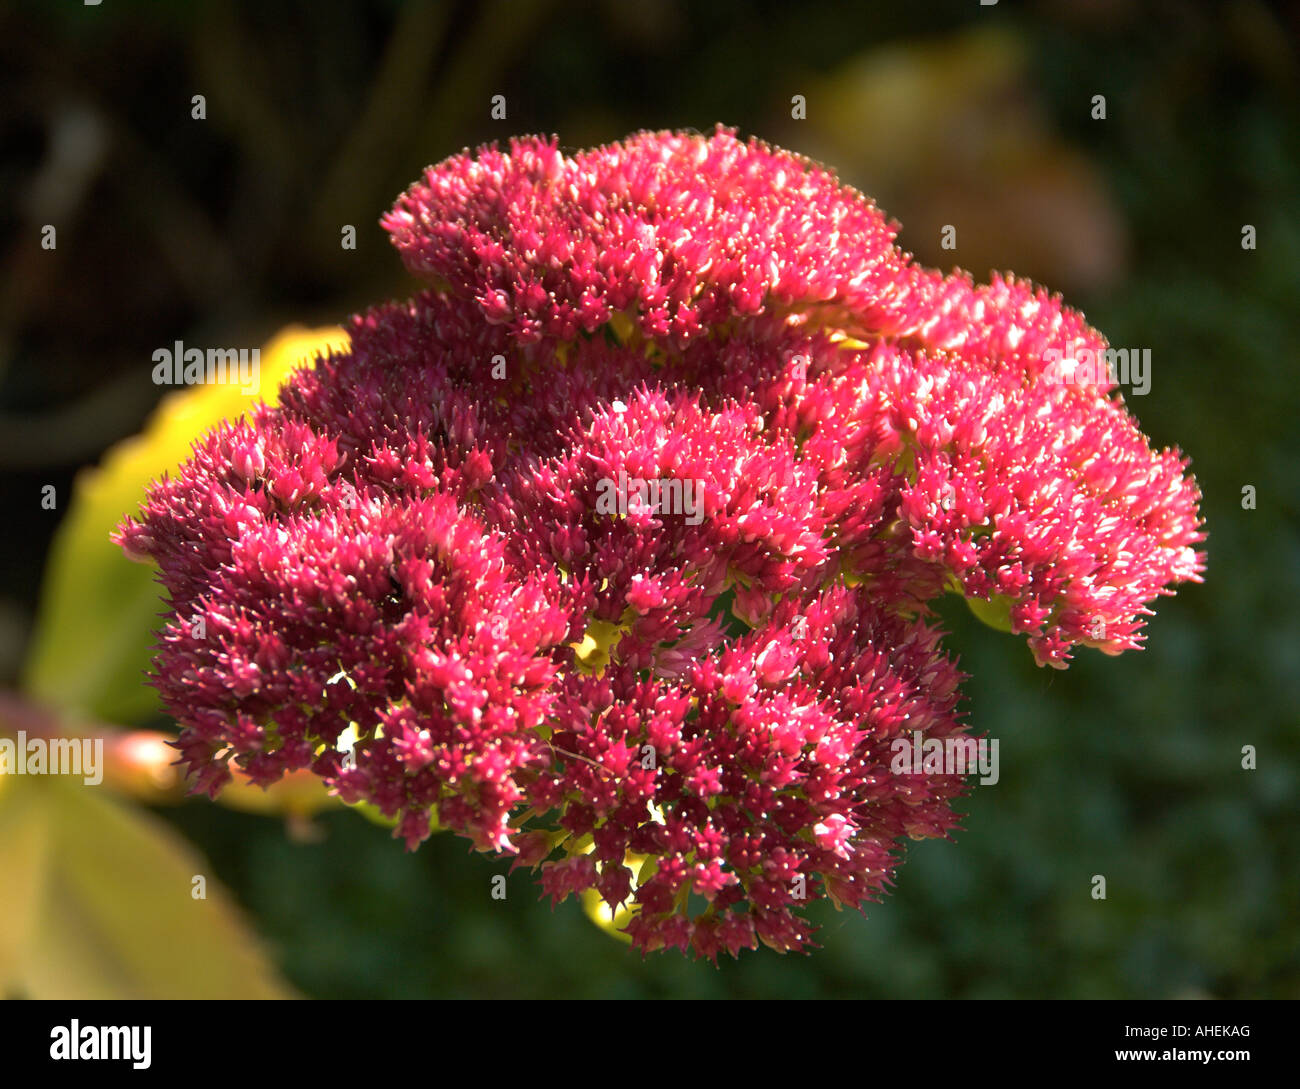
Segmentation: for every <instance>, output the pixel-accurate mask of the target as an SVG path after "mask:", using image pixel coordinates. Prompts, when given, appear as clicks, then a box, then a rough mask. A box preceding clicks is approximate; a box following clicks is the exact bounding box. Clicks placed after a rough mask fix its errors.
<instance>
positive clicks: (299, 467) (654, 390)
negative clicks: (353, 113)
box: [119, 129, 1203, 958]
mask: <svg viewBox="0 0 1300 1089" xmlns="http://www.w3.org/2000/svg"><path fill="white" fill-rule="evenodd" d="M384 225H385V227H386V228H387V229H388V231H389V232H390V234H391V236H392V238H393V241H394V242H395V244H396V245H397V247H398V249H399V251H400V252H401V255H402V258H403V260H404V261H405V263H406V265H407V267H408V268H409V269H410V270H411V271H412V272H413V273H415V274H416V275H418V276H419V277H421V278H422V279H424V280H425V281H426V283H427V287H426V289H425V291H424V292H423V293H422V294H419V295H417V296H416V297H415V298H414V299H412V300H411V301H410V302H407V303H392V304H386V305H382V306H379V307H377V308H375V309H373V310H371V311H369V312H367V313H365V314H362V315H360V316H358V317H356V318H355V319H353V322H352V326H351V347H350V350H348V351H345V352H335V353H332V354H329V355H327V356H325V357H323V358H321V359H318V360H317V361H316V362H315V364H314V366H310V367H307V368H305V369H303V370H300V371H299V372H297V373H296V374H295V376H294V377H293V378H292V379H291V380H290V381H289V383H288V384H287V385H286V386H285V388H284V389H283V390H282V391H281V396H280V401H279V404H278V406H277V407H275V408H269V407H265V406H263V407H260V408H259V409H257V410H256V411H255V412H254V413H253V414H252V416H251V418H249V419H241V420H239V421H237V422H234V423H231V424H227V425H223V426H222V427H221V428H219V429H217V430H216V431H214V432H212V433H210V434H209V435H207V436H205V437H204V438H203V439H202V440H201V441H200V442H199V443H198V444H197V445H196V448H195V450H194V453H193V456H192V457H191V459H190V460H189V461H188V462H187V463H186V464H185V465H184V466H183V468H182V469H181V471H180V472H179V474H178V475H176V476H175V477H173V478H170V479H164V480H163V481H161V482H159V483H157V484H155V485H154V487H153V488H152V490H151V491H150V493H149V496H148V499H147V503H146V505H145V507H144V508H143V511H142V512H141V514H140V515H139V517H138V518H136V519H131V520H128V521H127V522H126V523H124V525H123V527H122V528H121V530H120V534H119V537H120V540H121V543H122V544H123V546H124V547H125V548H126V550H127V551H128V553H129V554H131V555H133V556H135V557H137V558H148V559H151V560H153V561H155V562H156V563H157V564H158V566H159V569H160V578H161V580H162V583H163V585H164V587H165V589H166V592H167V595H168V599H169V604H170V609H171V611H172V615H171V617H170V619H169V621H168V623H167V626H166V627H165V628H164V630H163V632H162V635H161V638H160V646H159V651H158V659H157V676H156V679H155V683H156V685H157V687H158V689H159V691H160V693H161V694H162V696H163V698H164V699H165V701H166V704H167V706H168V708H169V709H170V710H171V711H172V713H173V714H174V715H175V716H176V718H177V720H178V722H179V723H180V726H181V735H180V739H179V741H178V746H179V748H180V750H181V753H182V756H183V759H184V761H185V762H186V764H187V766H188V768H189V769H190V770H191V771H192V773H193V774H194V777H195V781H196V784H197V786H198V787H199V788H200V789H204V790H207V791H209V792H212V793H215V792H217V791H219V790H220V789H221V787H222V786H223V784H224V783H225V782H226V781H227V780H228V779H229V777H230V765H231V763H232V762H234V763H237V764H238V766H239V767H240V768H242V769H243V770H245V771H246V772H248V773H249V775H250V776H252V777H253V779H254V780H255V781H258V782H262V783H270V782H273V781H275V780H276V779H277V778H279V777H280V776H281V775H283V774H284V773H285V772H286V771H292V770H295V769H301V768H311V769H312V770H313V771H314V772H315V773H316V774H317V775H319V776H321V777H322V778H323V779H324V780H325V781H326V782H327V783H328V784H329V785H330V786H332V787H333V788H335V789H336V790H337V792H338V794H339V795H340V796H341V797H342V798H343V800H344V801H347V802H349V803H366V804H368V805H371V806H374V807H376V808H377V809H378V810H379V811H381V812H382V813H383V814H385V815H386V816H388V817H389V818H391V819H393V820H394V821H395V822H396V831H397V834H399V835H400V836H401V837H403V838H404V839H405V841H406V843H407V844H408V846H410V847H412V848H414V847H415V846H417V845H418V844H419V843H420V842H421V841H422V840H423V839H424V838H426V837H427V836H428V835H429V833H430V831H431V829H432V828H433V827H435V824H434V822H435V821H436V822H437V825H441V826H443V827H447V828H451V829H454V830H455V831H457V832H459V833H461V834H463V835H466V836H468V837H469V838H470V839H471V840H472V841H473V843H474V845H475V846H476V847H478V848H479V849H481V850H485V851H492V852H497V853H499V854H502V855H506V856H509V857H511V858H512V859H513V862H514V865H516V866H525V867H530V868H533V869H535V870H536V872H537V875H538V880H539V882H540V885H541V888H542V890H543V893H544V894H545V895H549V896H550V897H551V898H552V899H553V900H555V901H559V900H562V899H564V898H565V897H566V896H569V895H572V894H576V893H583V892H587V891H588V890H593V889H594V890H596V891H597V892H598V893H599V895H600V896H601V897H602V898H603V899H604V901H605V902H606V903H607V904H608V905H610V907H611V908H615V907H623V908H630V909H631V912H632V914H631V917H630V922H629V923H628V925H627V932H628V934H629V935H630V936H631V938H632V940H633V943H634V944H635V945H636V946H637V947H638V948H640V949H641V950H643V951H650V950H655V949H660V948H665V947H675V948H679V949H681V950H683V951H689V952H693V953H694V954H696V955H699V956H705V957H709V958H716V956H717V955H718V953H719V952H729V953H731V954H736V953H738V952H739V950H741V949H745V948H753V947H755V946H756V944H757V942H759V941H762V942H764V943H766V944H767V945H769V946H772V947H773V948H776V949H778V950H782V951H784V950H795V949H802V948H805V947H806V946H807V945H808V944H809V942H810V938H811V934H812V928H811V926H810V924H809V923H808V922H807V921H806V919H805V918H804V917H803V915H802V914H801V912H800V908H802V907H803V906H805V905H806V904H807V903H808V902H810V901H813V900H816V899H820V898H829V899H831V900H832V901H833V902H834V903H835V904H836V905H848V906H851V907H855V908H862V907H863V906H864V905H865V904H866V903H867V902H869V901H871V900H874V899H877V898H878V897H879V896H880V895H881V894H882V892H883V891H884V890H885V889H886V888H887V886H888V885H889V884H890V883H891V881H892V878H893V874H894V870H895V868H896V866H897V862H898V843H899V841H900V840H901V839H903V838H905V837H912V838H926V837H935V836H946V835H949V834H950V833H951V830H952V829H953V828H954V827H955V826H956V818H955V816H954V815H953V813H952V810H951V801H952V799H953V798H954V797H956V796H958V795H959V794H961V793H962V792H963V791H964V790H965V789H966V786H965V783H964V781H963V779H962V778H961V777H959V776H957V775H951V774H937V773H934V774H922V775H900V774H894V773H892V772H891V770H890V748H891V742H892V741H893V740H894V739H896V738H897V737H899V736H900V735H902V734H903V733H904V732H906V733H908V734H909V735H914V733H915V732H916V731H920V732H922V733H923V734H924V735H925V736H926V737H934V738H948V737H956V736H962V735H964V734H965V733H966V731H967V725H966V723H965V722H964V721H963V720H962V718H961V717H960V716H959V714H958V711H957V704H958V698H959V697H958V683H959V681H960V679H961V678H960V674H959V673H958V672H957V670H956V667H955V665H954V663H953V661H952V660H951V659H950V658H949V657H947V656H946V655H945V654H944V652H943V651H942V649H941V648H940V645H939V635H940V633H939V632H938V630H937V628H936V627H935V622H934V615H933V610H932V606H933V604H934V603H935V601H936V599H937V598H938V597H939V596H940V595H943V594H947V593H956V594H960V595H962V596H964V597H966V598H967V599H968V600H970V601H971V603H972V607H973V608H975V609H976V610H977V611H978V612H979V613H980V614H981V615H982V616H984V617H985V618H987V619H990V620H991V621H992V622H994V623H999V624H1001V625H1002V626H1005V627H1008V628H1009V629H1010V630H1012V631H1014V632H1017V633H1022V634H1024V635H1026V636H1027V637H1028V640H1029V644H1030V647H1031V649H1032V652H1033V653H1034V655H1035V656H1036V658H1037V660H1038V661H1039V662H1040V663H1043V664H1050V665H1053V666H1058V667H1063V666H1064V665H1065V664H1066V662H1067V660H1068V659H1069V657H1070V654H1071V651H1072V648H1074V647H1075V646H1077V645H1080V644H1083V645H1088V646H1094V647H1097V648H1100V649H1101V650H1103V651H1105V652H1107V653H1119V652H1120V651H1123V650H1126V649H1131V648H1134V647H1136V646H1138V645H1139V644H1140V641H1141V639H1142V635H1141V632H1140V629H1141V626H1142V623H1143V618H1144V616H1146V615H1148V614H1149V611H1150V609H1149V607H1150V604H1151V602H1152V601H1153V600H1154V598H1155V597H1156V596H1158V595H1160V594H1163V593H1168V592H1171V588H1172V587H1173V586H1174V585H1175V584H1176V583H1178V582H1181V581H1187V580H1199V578H1200V571H1201V567H1202V563H1203V557H1202V556H1201V554H1200V553H1198V552H1196V551H1195V545H1196V544H1197V543H1198V542H1199V541H1200V540H1202V539H1203V534H1202V533H1201V532H1200V529H1199V525H1200V522H1199V517H1198V514H1197V504H1198V502H1199V493H1198V490H1197V488H1196V484H1195V482H1194V481H1193V480H1192V479H1191V477H1190V476H1188V475H1187V474H1186V461H1185V459H1183V458H1182V457H1181V456H1180V455H1179V454H1178V453H1177V452H1174V451H1163V452H1161V451H1155V450H1153V449H1152V448H1151V446H1150V444H1149V443H1148V441H1147V440H1146V438H1145V437H1144V436H1143V435H1142V433H1141V432H1140V431H1139V429H1138V427H1137V425H1136V423H1135V421H1134V420H1133V419H1132V417H1131V416H1130V415H1129V414H1128V411H1127V410H1126V408H1125V406H1124V404H1123V401H1122V399H1121V398H1120V397H1119V396H1118V394H1117V391H1116V390H1115V388H1114V387H1113V386H1112V385H1110V384H1107V383H1105V382H1102V383H1097V382H1092V383H1089V382H1086V381H1080V382H1071V383H1061V382H1054V381H1047V380H1044V374H1045V371H1046V369H1047V363H1046V362H1045V357H1048V356H1051V355H1053V354H1054V353H1059V354H1058V355H1057V356H1056V357H1057V358H1060V357H1061V356H1064V357H1066V358H1069V357H1071V356H1072V355H1073V354H1074V353H1075V352H1081V351H1089V352H1100V351H1102V350H1104V348H1105V343H1104V341H1103V340H1102V339H1101V337H1100V336H1099V335H1098V334H1097V333H1096V332H1094V331H1093V330H1092V329H1090V328H1089V327H1088V326H1087V325H1086V324H1085V323H1084V322H1083V320H1082V318H1081V317H1079V316H1078V315H1077V314H1075V313H1073V312H1071V311H1069V310H1067V309H1065V308H1064V307H1063V306H1062V305H1061V303H1060V302H1059V301H1058V300H1056V299H1054V298H1051V297H1049V296H1048V295H1047V294H1046V293H1045V292H1042V291H1040V290H1035V289H1034V288H1032V287H1031V286H1029V285H1026V284H1024V283H1021V282H1018V281H1015V280H1012V279H1000V278H995V279H994V280H993V282H992V283H991V284H989V285H986V286H975V285H974V284H972V283H971V282H970V281H969V280H968V279H967V278H965V277H963V276H959V275H954V276H949V277H944V276H942V275H940V274H938V273H935V272H932V271H929V270H926V269H923V268H920V267H918V266H917V265H915V264H914V263H913V262H912V261H911V259H910V257H909V256H908V255H907V254H905V253H903V252H901V251H900V250H899V249H898V248H897V247H896V246H895V244H894V238H895V232H894V228H893V226H892V225H891V224H890V223H889V222H887V221H886V220H885V218H884V217H883V216H882V215H881V214H880V212H879V211H878V210H877V209H876V208H875V206H874V205H873V204H872V203H871V202H870V201H868V200H867V199H865V198H864V197H862V196H861V195H860V194H858V193H856V192H855V191H853V190H851V189H849V188H847V187H845V186H843V185H841V184H840V183H838V182H837V181H836V179H835V178H834V176H833V175H832V174H830V173H829V172H828V171H826V170H824V169H823V168H821V167H819V166H817V165H815V164H813V163H810V162H808V161H807V160H804V159H802V158H800V157H798V156H795V155H792V154H789V153H787V152H784V151H779V150H776V149H773V148H769V147H767V146H765V145H763V144H762V143H759V142H757V141H750V142H743V141H741V140H739V139H737V138H736V136H735V135H734V134H733V133H731V132H729V131H727V130H723V129H719V130H718V131H717V132H716V133H715V134H714V135H712V136H711V137H701V136H694V135H682V134H675V133H654V134H650V133H645V134H641V135H638V136H635V137H633V138H631V139H629V140H628V141H626V142H624V143H620V144H614V145H610V146H608V147H604V148H599V149H596V150H594V151H589V152H583V153H580V154H577V155H573V156H570V155H566V154H563V153H561V152H560V151H559V149H558V147H557V145H556V143H555V142H554V141H546V140H542V139H520V140H515V141H512V142H511V143H510V145H509V148H508V149H507V150H505V151H501V150H498V149H496V148H485V149H481V150H480V151H479V152H478V153H477V154H474V155H471V154H468V153H466V154H462V155H458V156H455V157H453V158H451V159H449V160H447V161H446V162H444V163H442V164H441V165H439V166H436V167H433V168H430V169H429V170H428V171H427V172H426V174H425V176H424V178H423V179H422V180H421V181H420V182H418V183H417V184H416V185H414V186H412V187H411V189H410V190H409V191H408V192H407V193H406V194H405V195H404V196H402V197H401V198H400V199H399V200H398V202H397V204H396V206H395V208H394V209H393V211H392V212H391V213H389V214H388V216H386V217H385V219H384ZM1101 377H1102V378H1104V377H1105V375H1104V374H1103V375H1101ZM627 480H637V481H656V482H659V483H660V484H661V485H662V489H660V487H658V486H656V488H655V489H653V490H650V491H649V492H648V493H647V494H649V495H651V496H661V497H666V496H681V495H683V494H684V495H687V496H689V497H691V502H692V503H694V504H695V506H694V507H693V508H692V510H691V512H690V515H694V516H689V515H688V513H687V512H684V511H683V510H682V509H680V506H678V507H674V505H673V504H672V503H670V502H667V501H666V500H663V501H650V502H646V501H645V500H644V497H640V498H636V497H634V498H633V499H632V500H631V501H630V502H626V503H622V504H621V505H620V506H619V507H617V508H616V509H614V508H611V507H610V505H609V504H603V503H602V502H600V499H599V497H600V496H601V494H602V493H604V492H607V491H608V489H609V487H610V482H611V481H620V482H624V481H627Z"/></svg>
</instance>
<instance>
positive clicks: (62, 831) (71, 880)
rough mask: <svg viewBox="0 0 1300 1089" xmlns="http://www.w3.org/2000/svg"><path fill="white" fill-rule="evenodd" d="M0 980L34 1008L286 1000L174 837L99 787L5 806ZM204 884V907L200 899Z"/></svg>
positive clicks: (53, 791)
mask: <svg viewBox="0 0 1300 1089" xmlns="http://www.w3.org/2000/svg"><path fill="white" fill-rule="evenodd" d="M14 827H21V828H22V829H23V830H24V840H25V842H24V843H21V844H20V845H19V846H18V847H17V849H15V848H14V846H13V844H11V843H10V842H9V837H8V835H5V837H4V846H3V847H0V907H4V908H6V909H8V908H10V906H11V903H12V904H15V905H16V906H17V912H16V913H15V914H13V915H11V914H10V912H9V910H5V911H4V913H3V914H2V915H0V958H3V959H0V968H2V969H3V970H4V976H3V977H2V982H3V987H4V988H5V990H6V991H7V992H9V993H11V994H18V995H23V996H26V997H30V998H36V999H48V998H53V999H108V998H162V999H176V998H287V997H292V996H293V992H292V991H291V990H290V989H289V987H288V986H287V985H286V984H285V983H284V982H283V981H282V980H281V979H280V978H279V976H278V975H277V973H276V971H275V969H274V968H273V967H272V966H271V964H270V963H269V962H268V961H267V959H266V958H265V956H264V955H263V953H262V951H261V950H260V949H259V948H258V944H257V941H256V939H255V937H254V935H253V933H252V931H251V930H250V929H249V928H248V927H247V925H246V924H245V923H244V922H243V921H242V919H241V918H240V915H239V912H238V911H237V909H236V908H235V905H234V904H233V903H232V902H231V901H230V898H229V896H228V894H227V893H226V892H225V891H224V890H223V889H222V888H221V887H220V886H219V885H218V884H217V881H216V878H215V875H213V873H212V869H211V866H210V865H209V864H208V863H207V862H205V861H204V859H203V858H202V857H200V856H199V855H198V854H197V853H196V852H195V851H194V850H193V849H192V848H191V847H190V846H189V845H188V844H186V843H185V841H184V840H183V839H181V838H180V837H179V836H177V835H176V834H175V833H174V832H173V831H172V830H171V829H170V828H169V827H168V826H167V825H165V824H163V823H162V822H160V821H158V820H156V819H155V818H153V817H152V816H149V815H148V814H146V813H144V812H142V811H140V810H137V809H133V808H131V807H129V806H128V805H126V804H124V803H122V802H119V801H117V800H116V799H114V798H113V797H112V796H111V795H107V794H105V793H104V792H102V791H99V790H97V789H96V788H95V787H87V786H85V785H83V784H81V783H79V782H75V781H69V780H64V779H55V778H51V779H45V780H43V781H41V782H39V783H37V782H31V781H21V782H13V783H11V784H9V786H8V789H7V790H6V791H5V793H4V795H3V796H0V830H5V831H6V832H7V831H8V830H9V829H11V828H14ZM196 876H202V877H204V879H205V881H206V889H205V892H206V899H195V898H194V897H193V896H192V895H191V891H192V889H193V888H194V883H193V879H194V878H195V877H196Z"/></svg>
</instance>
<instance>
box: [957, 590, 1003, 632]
mask: <svg viewBox="0 0 1300 1089" xmlns="http://www.w3.org/2000/svg"><path fill="white" fill-rule="evenodd" d="M1014 602H1015V598H1011V597H1007V596H1006V595H1005V594H994V595H993V600H992V601H985V600H983V599H982V598H978V597H968V598H967V599H966V604H967V605H969V606H970V611H971V612H973V613H974V614H975V617H976V619H977V620H981V621H983V622H984V623H985V624H987V625H988V626H989V627H990V628H993V629H994V630H996V631H1004V632H1008V633H1009V632H1010V631H1011V606H1012V604H1013V603H1014Z"/></svg>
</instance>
